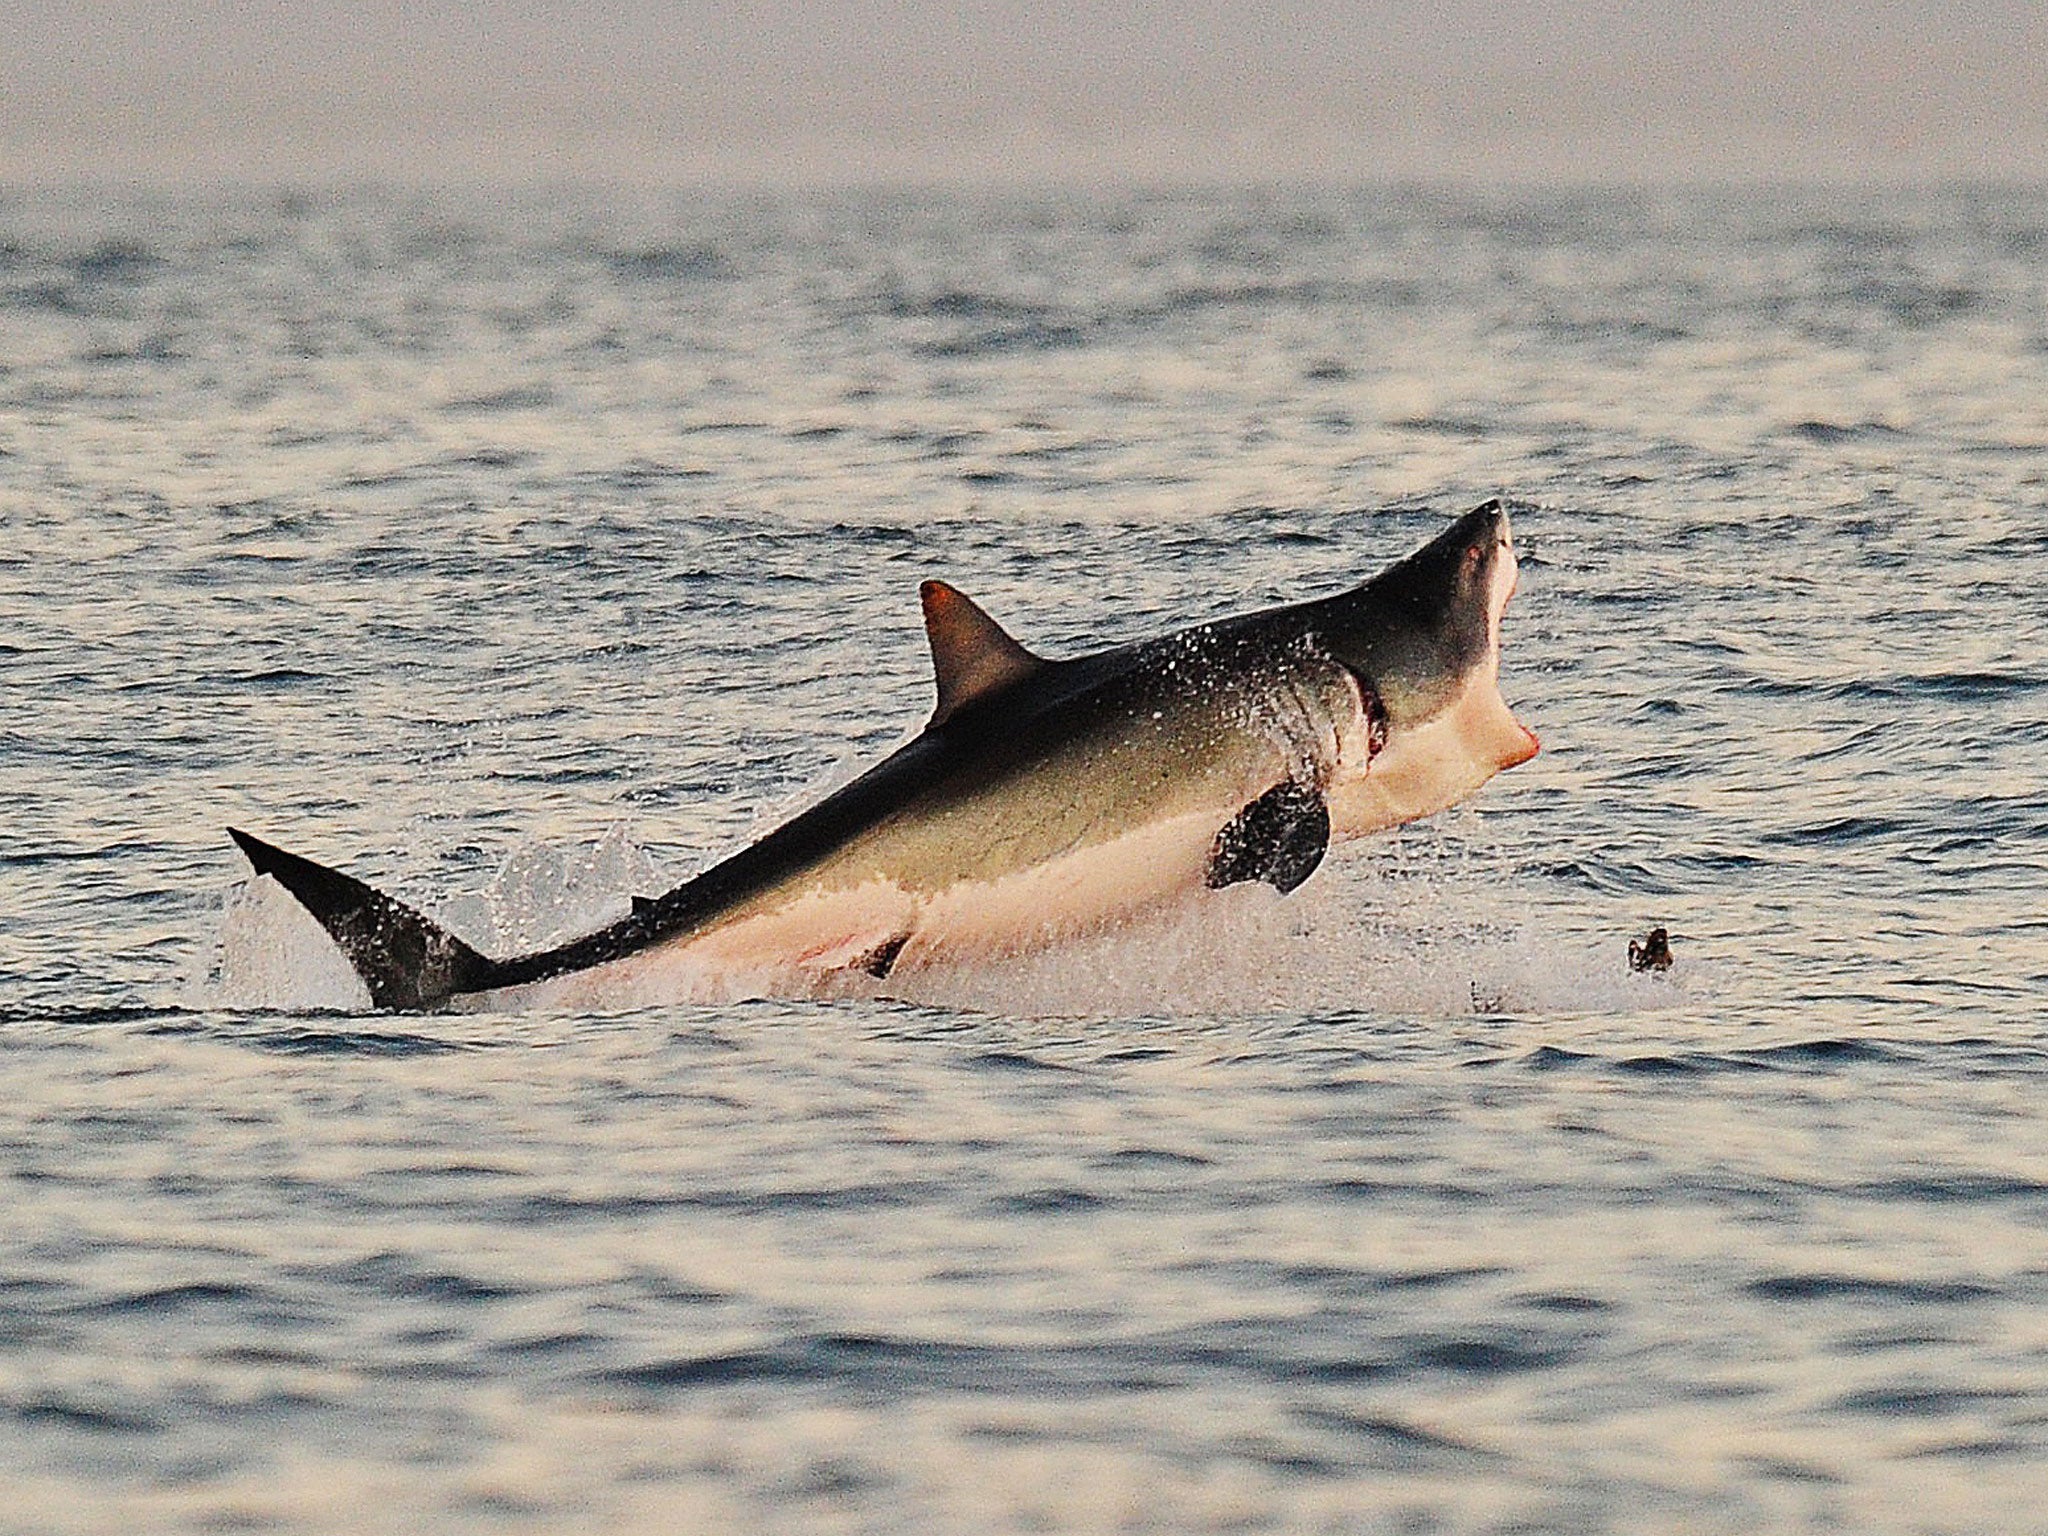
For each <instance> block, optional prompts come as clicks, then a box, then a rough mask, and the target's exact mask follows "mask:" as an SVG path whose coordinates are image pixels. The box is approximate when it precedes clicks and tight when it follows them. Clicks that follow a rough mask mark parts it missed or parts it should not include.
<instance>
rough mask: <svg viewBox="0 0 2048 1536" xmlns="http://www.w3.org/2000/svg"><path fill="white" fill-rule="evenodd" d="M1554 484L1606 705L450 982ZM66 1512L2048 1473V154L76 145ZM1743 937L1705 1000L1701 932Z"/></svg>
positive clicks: (13, 1052) (44, 1304)
mask: <svg viewBox="0 0 2048 1536" xmlns="http://www.w3.org/2000/svg"><path fill="white" fill-rule="evenodd" d="M1495 494H1500V495H1504V496H1506V497H1507V498H1508V500H1509V503H1510V505H1511V507H1512V510H1513V513H1514V517H1515V526H1516V533H1517V540H1518V543H1519V544H1520V545H1521V547H1522V550H1523V568H1522V584H1521V590H1520V592H1519V594H1518V595H1517V597H1516V599H1515V603H1514V606H1513V607H1512V608H1511V610H1510V612H1509V616H1508V623H1507V641H1506V665H1505V670H1504V691H1505V692H1506V694H1507V696H1508V697H1509V699H1510V700H1512V701H1513V702H1514V704H1515V706H1516V709H1517V712H1518V714H1520V715H1521V717H1522V718H1524V719H1525V720H1527V721H1528V722H1529V723H1530V724H1531V726H1532V727H1533V728H1534V729H1535V730H1536V731H1537V733H1538V734H1539V735H1540V736H1541V737H1542V738H1543V741H1544V747H1545V750H1544V753H1543V755H1542V756H1540V757H1538V758H1537V759H1536V760H1535V761H1534V762H1531V763H1529V764H1527V765H1525V766H1523V767H1520V768H1517V769H1515V770H1513V771H1512V772H1510V773H1508V774H1506V775H1504V776H1502V777H1501V778H1500V779H1499V780H1497V781H1496V782H1495V783H1494V784H1492V785H1491V786H1489V787H1488V788H1487V789H1486V790H1485V791H1484V792H1483V793H1482V794H1481V795H1480V796H1479V797H1478V799H1477V800H1476V801H1475V802H1474V803H1473V804H1471V805H1470V806H1467V807H1463V808H1460V809H1459V810H1456V811H1453V812H1450V813H1448V814H1446V815H1444V816H1442V817H1439V818H1436V819H1435V820H1433V821H1431V822H1429V823H1425V824H1422V825H1419V826H1416V827H1412V828H1409V829H1406V830H1404V831H1403V832H1401V833H1400V834H1398V835H1395V836H1391V837H1387V838H1384V839H1381V840H1378V841H1377V842H1375V843H1372V844H1370V845H1367V846H1365V847H1362V848H1358V849H1354V850H1352V851H1351V854H1350V856H1349V857H1348V858H1343V859H1341V860H1340V859H1333V860H1332V861H1331V862H1330V863H1329V864H1328V865H1327V866H1326V867H1325V868H1324V869H1323V870H1322V871H1320V872H1319V873H1318V875H1317V876H1316V877H1315V879H1314V880H1312V881H1311V882H1310V883H1309V885H1308V886H1307V887H1305V888H1304V889H1303V890H1302V891H1301V892H1300V893H1298V895H1297V896H1295V897H1292V898H1288V899H1286V900H1281V899H1279V898H1276V897H1273V896H1272V894H1271V893H1270V892H1266V891H1263V890H1260V891H1249V890H1236V891H1232V892H1227V893H1221V899H1220V900H1219V901H1217V902H1215V903H1212V904H1209V905H1208V906H1206V907H1204V908H1202V909H1200V910H1195V911H1190V912H1187V913H1183V914H1177V915H1175V916H1174V917H1172V918H1171V919H1169V920H1168V921H1166V922H1164V923H1162V924H1160V925H1156V926H1153V927H1149V928H1147V929H1146V930H1144V931H1143V932H1137V933H1123V934H1109V935H1105V936H1103V937H1101V938H1100V939H1098V940H1094V941H1091V942H1089V943H1086V944H1082V945H1078V946H1075V947H1074V948H1072V949H1070V950H1067V951H1062V952H1060V953H1057V954H1054V955H1050V956H1043V957H1038V958H1036V959H1033V960H1029V961H1024V962H1018V963H1014V964H1011V965H1007V966H1003V967H999V968H996V967H992V968H990V969H988V970H987V971H984V972H979V973H974V974H962V975H958V976H953V977H949V978H939V979H932V980H929V981H927V982H925V983H922V984H920V985H918V986H915V987H907V988H905V989H904V994H905V995H901V996H892V997H859V998H853V997H840V998H836V999H818V998H800V997H785V998H781V999H776V1000H759V999H753V1000H750V999H744V998H735V997H701V996H700V997H691V998H679V999H677V1000H675V1001H674V1002H673V1003H672V1004H670V1005H667V1006H660V1007H652V1008H647V1009H641V1010H636V1011H632V1012H626V1013H612V1014H606V1015H601V1016H584V1015H575V1014H565V1013H538V1014H528V1015H516V1016H502V1017H462V1018H454V1017H445V1016H437V1017H404V1016H375V1015H366V1014H362V1013H359V1012H355V1011H352V1010H353V1009H354V1008H355V1007H356V1005H357V1003H358V1001H359V994H358V993H357V992H356V991H355V990H354V984H353V982H352V981H351V979H350V978H349V976H348V974H347V971H346V968H345V966H343V965H342V964H341V962H340V961H339V959H338V957H337V956H336V955H335V954H334V952H333V951H332V950H331V948H329V947H328V946H326V944H325V941H324V940H322V939H321V938H320V937H319V935H318V933H317V930H313V929H312V928H311V927H310V925H308V924H307V923H305V922H304V921H303V920H302V919H301V918H299V917H298V915H297V914H296V912H295V911H294V910H293V909H292V908H291V907H290V905H289V903H286V902H283V901H282V900H281V899H279V898H278V897H277V896H276V893H275V892H273V891H269V890H267V889H265V888H245V887H243V886H242V885H241V884H240V882H241V880H242V877H243V875H244V873H245V870H244V867H243V866H241V865H240V863H239V861H238V860H237V858H236V857H235V856H234V854H233V851H232V849H231V848H230V846H229V845H228V843H227V842H226V840H225V838H224V837H223V835H222V833H221V828H222V827H223V826H224V825H225V824H228V823H233V824H236V825H243V826H248V827H250V828H251V829H252V830H256V831H259V832H262V833H264V834H265V835H270V836H274V837H275V838H276V839H277V840H278V841H280V842H282V843H284V844H285V845H286V846H289V847H294V848H299V849H303V850H304V851H306V852H307V853H310V854H312V855H314V856H316V857H319V858H322V859H323V860H325V861H328V862H331V863H336V864H340V865H344V866H346V867H347V868H349V869H351V870H353V871H354V872H356V873H358V874H360V875H362V876H364V877H365V878H369V879H372V880H374V881H376V882H378V883H380V884H383V885H385V886H387V887H388V888H390V889H392V890H394V891H395V892H396V893H398V894H400V895H402V896H404V897H405V898H406V899H408V900H411V901H413V902H414V903H416V904H418V905H421V906H423V907H426V908H428V909H431V910H434V911H436V912H437V913H439V914H440V915H442V916H443V917H444V918H445V919H446V920H447V921H448V922H449V923H450V924H451V926H454V927H456V928H458V929H459V930H460V931H462V932H464V933H465V934H467V935H469V936H470V937H472V938H474V939H476V940H477V941H478V942H479V943H481V944H483V945H484V946H485V947H486V948H493V949H500V950H508V949H517V948H525V947H531V946H533V945H535V944H538V943H541V942H544V941H546V940H547V939H549V938H551V937H553V936H556V935H559V934H562V933H565V932H573V931H577V930H579V929H581V928H583V927H587V926H590V925H592V924H594V923H596V922H598V921H601V920H603V919H604V918H606V917H608V916H610V915H613V914H614V913H616V912H617V911H619V910H622V909H623V907H624V904H625V902H626V900H627V897H628V895H629V894H630V893H631V892H633V891H635V890H646V889H650V888H654V885H653V884H650V882H654V883H658V882H660V881H664V880H673V879H677V878H680V877H682V876H684V875H686V874H688V873H689V872H691V871H692V870H693V869H696V868H698V867H701V866H702V865H703V864H704V863H705V862H707V861H708V860H709V859H711V858H713V857H715V856H716V855H717V854H718V853H720V852H721V851H723V850H725V849H727V848H729V847H731V846H733V845H734V844H735V843H736V842H738V841H739V840H741V839H743V838H744V837H745V836H747V835H748V834H749V833H750V832H751V831H754V830H758V829H760V828H761V827H762V826H764V825H766V824H768V823H770V822H772V821H773V820H774V819H776V818H777V817H779V816H780V815H782V814H786V813H787V812H788V811H789V810H790V809H792V808H793V807H794V806H796V805H799V804H801V803H802V802H803V799H804V798H805V797H806V795H807V794H808V793H810V792H812V791H813V790H814V787H815V786H817V785H819V784H821V783H827V782H831V781H834V780H837V779H841V778H843V777H845V776H846V775H847V774H848V773H850V772H851V771H853V769H854V768H855V767H856V766H857V765H858V764H859V763H860V762H862V761H865V760H868V759H870V758H871V757H872V756H874V755H876V754H878V753H879V752H881V751H883V750H886V749H887V748H888V747H889V746H890V745H892V744H893V743H894V742H896V741H898V740H900V739H901V738H902V737H903V736H904V735H905V734H907V733H908V732H910V731H912V730H914V729H915V728H916V727H917V726H918V724H919V723H921V721H922V719H923V718H924V716H925V714H926V713H927V712H928V710H929V707H930V693H929V688H930V683H929V679H928V676H927V672H926V666H927V663H926V661H925V659H924V655H923V641H922V636H921V633H920V629H919V625H918V621H917V614H916V599H915V590H916V584H917V582H918V581H919V580H920V579H921V578H923V577H926V576H931V575H943V576H945V577H946V578H947V579H948V580H951V581H953V582H954V583H956V584H957V585H959V586H960V587H962V588H963V589H964V590H966V591H968V592H970V593H972V594H973V595H974V596H975V597H976V598H978V599H979V600H981V601H982V602H983V603H984V604H985V605H986V606H988V607H989V608H990V609H991V610H992V611H993V612H995V613H996V614H998V615H999V616H1000V617H1001V618H1003V619H1004V620H1005V621H1006V622H1007V623H1009V624H1010V625H1011V627H1012V628H1013V629H1014V630H1015V631H1016V632H1017V633H1018V634H1019V635H1020V637H1022V638H1024V639H1025V640H1026V641H1027V642H1029V643H1031V644H1033V645H1035V646H1039V647H1042V648H1043V649H1045V650H1047V651H1048V652H1050V653H1053V654H1070V653H1072V652H1074V651H1077V650H1081V649H1086V648H1093V647H1096V646H1099V645H1102V644H1107V643H1111V642H1114V641H1120V640H1124V639H1130V638H1134V637H1137V636H1140V635H1144V634H1148V633H1153V632H1157V631H1159V630H1161V629H1165V628H1169V627H1175V626H1178V625H1181V624H1185V623H1189V622H1193V621H1196V620H1199V619H1202V618H1207V617H1213V616H1216V615H1220V614H1223V613H1228V612H1234V611H1241V610H1243V609H1245V608H1248V607H1253V606H1257V605H1261V604H1265V603H1270V602H1274V601H1278V600H1282V599H1291V598H1295V597H1299V596H1304V595H1308V594H1312V593H1320V592H1327V591H1330V590H1333V589H1335V588H1336V587H1338V586H1341V585H1344V584H1348V583H1349V582H1351V581H1354V580H1356V579H1357V578H1358V577H1359V576H1361V575H1363V574H1365V573H1368V572H1369V571H1371V570H1373V569H1376V568H1377V567H1378V566H1379V565H1381V564H1383V563H1384V562H1385V561H1387V560H1389V559H1391V558H1393V557H1395V556H1397V555H1399V554H1400V553H1403V552H1405V550H1406V549H1407V548H1409V547H1411V546H1412V545H1413V544H1415V543H1416V542H1419V541H1420V540H1421V539H1422V538H1424V537H1426V536H1427V535H1428V534H1429V533H1430V532H1431V531H1433V530H1434V528H1436V527H1437V526H1439V525H1440V523H1441V521H1442V519H1443V518H1444V517H1445V516H1447V515H1448V514H1450V513H1452V512H1455V511H1459V510H1462V509H1463V508H1465V507H1468V506H1470V505H1473V504H1475V503H1476V502H1478V501H1480V500H1483V499H1485V498H1486V497H1488V496H1491V495H1495ZM0 527H4V529H5V531H6V535H7V537H6V538H5V540H4V541H0V677H4V679H5V682H4V688H0V818H4V825H5V826H6V828H7V830H8V836H7V837H6V838H5V839H4V841H0V1179H4V1180H5V1190H6V1198H5V1200H4V1202H0V1469H4V1471H5V1477H4V1481H5V1484H6V1486H7V1487H8V1488H9V1490H10V1493H11V1499H10V1501H9V1507H8V1509H7V1512H6V1513H5V1515H4V1516H0V1522H13V1524H14V1526H15V1527H18V1528H20V1529H23V1530H38V1531H73V1530H76V1531H100V1530H112V1529H116V1528H119V1529H123V1530H132V1529H134V1528H136V1527H137V1526H142V1527H144V1528H149V1529H193V1530H199V1529H206V1530H218V1529H223V1528H241V1529H265V1530H268V1529H278V1530H293V1531H312V1530H320V1531H328V1530H364V1531H384V1530H389V1529H392V1528H394V1527H404V1528H434V1529H449V1530H477V1531H513V1530H545V1531H559V1530H565V1529H600V1528H602V1529H607V1530H648V1531H673V1530H707V1531H709V1530H736V1529H802V1530H818V1531H839V1530H843V1531H898V1530H904V1529H930V1530H946V1531H955V1530H1009V1529H1056V1530H1077V1531H1078V1530H1087V1531H1095V1530H1115V1529H1131V1530H1162V1531H1174V1532H1182V1531H1198V1530H1210V1529H1225V1528H1228V1529H1251V1530H1269V1529H1270V1530H1344V1531H1352V1530H1373V1531H1378V1530H1386V1531H1416V1532H1424V1531H1509V1530H1517V1531H1522V1530H1555V1531H1570V1532H1589V1531H1605V1530H1614V1531H1673V1532H1679V1531H1684V1532H1701V1531H1728V1532H1735V1531H1741V1532H1753V1531H1757V1530H1785V1529H1815V1530H1820V1529H1832V1530H1843V1531H1857V1532H1865V1531H1891V1530H1897V1531H1957V1532H1963V1531H1970V1532H1976V1531H1987V1530H2013V1531H2022V1530H2029V1529H2031V1528H2033V1525H2034V1524H2035V1520H2034V1517H2033V1514H2032V1510H2033V1506H2034V1503H2035V1501H2036V1495H2037V1493H2038V1489H2039V1488H2040V1487H2041V1486H2042V1481H2043V1478H2044V1476H2048V1331H2044V1329H2043V1328H2042V1326H2041V1324H2040V1322H2039V1319H2040V1317H2041V1316H2042V1315H2043V1303H2044V1301H2048V1150H2044V1149H2048V1114H2044V1111H2043V1099H2044V1093H2048V1030H2044V1027H2043V1022H2044V1020H2043V999H2044V997H2048V906H2044V900H2043V895H2042V892H2043V890H2044V888H2048V880H2044V869H2048V767H2044V762H2048V661H2044V655H2048V601H2044V599H2043V597H2042V590H2043V585H2044V581H2048V196H2044V195H2043V194H2042V193H2040V192H2038V191H2013V190H2006V191H1995V192H1994V191H1978V192H1968V193H1964V192H1957V193H1948V194H1940V195H1935V194H1916V195H1912V196H1904V195H1899V196H1889V197H1878V196H1873V195H1868V194H1859V195H1856V196H1849V195H1846V194H1844V195H1820V194H1814V195H1810V196H1802V195H1795V194H1784V193H1780V194H1770V195H1763V194H1756V195H1750V196H1745V197H1733V196H1710V195H1706V194H1676V193H1673V194H1648V193H1643V194H1621V193H1615V194H1602V195H1597V196H1595V195H1584V196H1575V195H1569V194H1562V193H1544V194H1533V193H1532V194H1526V195H1511V194H1489V195H1478V194H1460V195H1455V196H1454V195H1449V194H1441V195H1439V194H1429V193H1425V192H1420V191H1405V192H1390V191H1378V192H1361V193H1356V194H1335V193H1330V194H1307V193H1301V194H1280V193H1254V192H1237V193H1222V192H1219V193H1213V194H1203V195H1192V194H1190V195H1176V196H1167V195H1157V196H1135V195H1117V196H1109V195H1103V196H1100V197H1094V198H1081V197H1066V198H1044V199H1035V200H1034V199H1026V198H1009V199H999V198H985V199H976V198H968V197H962V196H950V197H947V196H936V195H934V196H928V197H918V198H908V197H905V198H893V197H861V198H854V197H846V198H840V199H833V198H827V197H817V198H810V199H801V200H799V199H790V200H772V199H753V200H748V199H721V200H710V199H693V198H680V197H679V198H675V199H668V200H663V199H640V200H637V201H632V202H628V203H620V202H616V201H608V200H606V199H604V198H602V197H599V196H597V195H596V194H566V193H565V194H553V195H548V196H541V195H538V194H535V195H529V196H523V197H520V198H514V199H498V200H493V199H490V198H486V197H484V196H482V195H464V196H457V197H438V198H434V199H426V198H408V197H401V196H395V195H381V194H369V193H364V194H356V195H351V196H347V197H340V198H335V197H326V196H322V197H311V196H308V197H299V198H259V197H247V196H243V197H236V198H228V197H225V196H220V197H213V198H209V197H206V196H200V195H181V196H177V197H169V196H166V197H162V198H157V199H147V198H142V197H127V198H111V199H110V198H107V197H104V196H88V195H86V194H83V193H80V194H62V193H38V194H35V195H33V196H31V195H26V194H15V195H11V196H6V197H0ZM1653 922H1654V923H1664V924H1667V925H1668V926H1669V927H1670V929H1671V931H1672V943H1673V948H1674V951H1675V953H1676V955H1677V957H1678V959H1677V964H1676V966H1675V967H1674V969H1673V970H1672V971H1671V972H1670V973H1669V974H1668V975H1666V976H1661V977H1653V978H1643V977H1636V976H1632V975H1630V974H1629V973H1628V971H1627V968H1626V964H1625V958H1624V957H1625V950H1626V945H1627V941H1628V939H1629V938H1630V937H1631V936H1634V935H1636V934H1639V933H1641V932H1642V931H1643V930H1644V929H1645V928H1646V927H1648V926H1649V925H1650V924H1651V923H1653Z"/></svg>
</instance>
